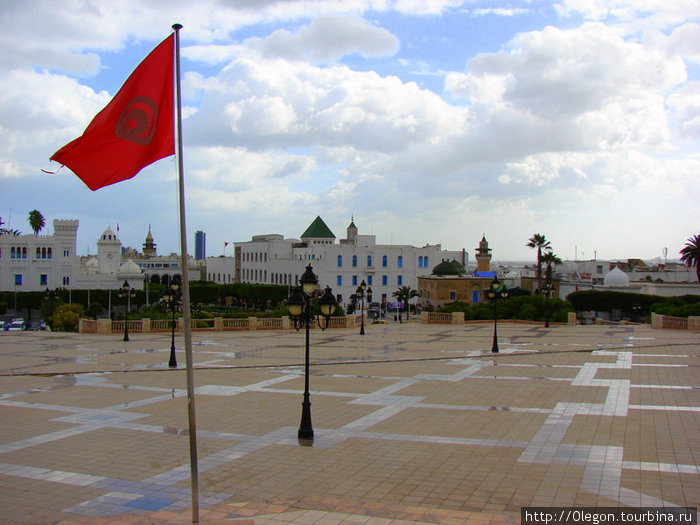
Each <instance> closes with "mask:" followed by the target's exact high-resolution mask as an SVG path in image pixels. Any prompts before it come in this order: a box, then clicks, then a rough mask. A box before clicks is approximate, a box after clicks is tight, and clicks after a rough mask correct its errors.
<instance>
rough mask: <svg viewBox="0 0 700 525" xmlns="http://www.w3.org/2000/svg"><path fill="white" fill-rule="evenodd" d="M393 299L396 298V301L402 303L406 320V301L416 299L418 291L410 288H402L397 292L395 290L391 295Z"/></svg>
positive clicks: (407, 307) (407, 313)
mask: <svg viewBox="0 0 700 525" xmlns="http://www.w3.org/2000/svg"><path fill="white" fill-rule="evenodd" d="M391 295H392V296H393V297H396V299H397V300H398V301H403V303H404V307H405V308H406V319H408V316H409V313H410V309H409V306H408V301H410V300H411V299H413V298H414V297H418V295H419V294H418V291H417V290H413V289H411V287H410V286H402V287H401V288H399V289H398V290H396V291H395V292H394V293H392V294H391Z"/></svg>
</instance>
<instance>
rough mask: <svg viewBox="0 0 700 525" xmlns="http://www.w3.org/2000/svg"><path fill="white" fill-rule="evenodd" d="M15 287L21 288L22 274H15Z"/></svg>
mask: <svg viewBox="0 0 700 525" xmlns="http://www.w3.org/2000/svg"><path fill="white" fill-rule="evenodd" d="M15 286H22V274H21V273H16V274H15Z"/></svg>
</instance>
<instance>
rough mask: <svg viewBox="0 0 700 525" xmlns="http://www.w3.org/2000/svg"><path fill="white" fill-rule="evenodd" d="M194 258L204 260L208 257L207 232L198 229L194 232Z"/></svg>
mask: <svg viewBox="0 0 700 525" xmlns="http://www.w3.org/2000/svg"><path fill="white" fill-rule="evenodd" d="M194 258H195V260H197V261H204V260H205V259H206V258H207V234H206V233H204V232H203V231H201V230H197V231H196V232H195V234H194Z"/></svg>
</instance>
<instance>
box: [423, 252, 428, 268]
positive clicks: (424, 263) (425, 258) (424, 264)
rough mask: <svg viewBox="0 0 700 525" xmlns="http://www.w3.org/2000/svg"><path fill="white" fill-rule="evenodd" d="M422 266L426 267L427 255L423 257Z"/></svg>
mask: <svg viewBox="0 0 700 525" xmlns="http://www.w3.org/2000/svg"><path fill="white" fill-rule="evenodd" d="M423 267H424V268H427V267H428V256H427V255H426V256H424V257H423Z"/></svg>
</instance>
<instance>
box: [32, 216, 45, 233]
mask: <svg viewBox="0 0 700 525" xmlns="http://www.w3.org/2000/svg"><path fill="white" fill-rule="evenodd" d="M45 225H46V221H45V220H44V216H43V215H42V214H41V212H40V211H39V210H32V211H30V212H29V226H31V227H32V230H34V235H39V231H41V229H42V228H43V227H44V226H45Z"/></svg>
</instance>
